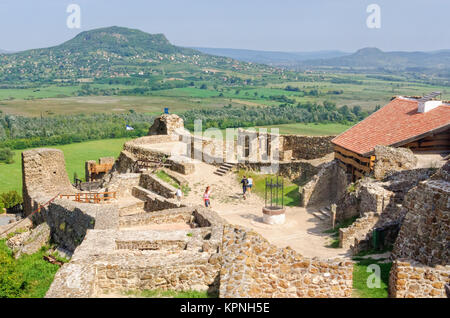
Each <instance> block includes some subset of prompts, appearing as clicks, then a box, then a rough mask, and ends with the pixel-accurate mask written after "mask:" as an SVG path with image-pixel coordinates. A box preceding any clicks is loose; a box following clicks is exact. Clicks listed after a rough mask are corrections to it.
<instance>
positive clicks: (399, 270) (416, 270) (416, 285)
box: [389, 259, 450, 298]
mask: <svg viewBox="0 0 450 318" xmlns="http://www.w3.org/2000/svg"><path fill="white" fill-rule="evenodd" d="M448 283H450V266H449V265H447V266H441V265H436V266H434V267H430V266H426V265H423V264H421V263H418V262H414V261H410V260H405V259H398V260H395V261H394V262H393V263H392V268H391V272H390V276H389V297H393V298H429V297H432V298H446V294H445V288H444V286H445V284H448Z"/></svg>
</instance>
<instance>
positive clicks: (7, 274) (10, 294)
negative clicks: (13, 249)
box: [0, 242, 26, 298]
mask: <svg viewBox="0 0 450 318" xmlns="http://www.w3.org/2000/svg"><path fill="white" fill-rule="evenodd" d="M0 243H1V242H0ZM25 287H26V283H25V281H24V279H23V277H22V275H21V274H20V273H19V272H17V271H16V269H15V262H14V260H13V258H12V257H11V255H10V254H9V253H8V250H7V249H6V245H5V244H4V243H3V245H2V246H0V298H17V297H20V296H21V294H22V293H23V291H24V289H25Z"/></svg>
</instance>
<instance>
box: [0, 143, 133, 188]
mask: <svg viewBox="0 0 450 318" xmlns="http://www.w3.org/2000/svg"><path fill="white" fill-rule="evenodd" d="M127 140H128V138H122V139H106V140H95V141H87V142H80V143H76V144H70V145H64V146H52V147H51V148H56V149H61V150H62V151H63V152H64V158H65V160H66V169H67V175H68V176H69V179H70V180H71V181H73V175H74V173H75V172H76V173H77V174H78V177H79V178H80V179H84V162H85V161H86V160H98V158H100V157H109V156H114V157H117V156H118V155H119V153H120V151H121V150H122V147H123V144H124V143H125V141H127ZM21 153H22V150H18V151H14V163H13V164H9V165H7V164H4V163H0V193H1V192H6V191H10V190H16V191H19V192H20V193H21V192H22V161H21Z"/></svg>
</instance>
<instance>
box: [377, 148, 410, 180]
mask: <svg viewBox="0 0 450 318" xmlns="http://www.w3.org/2000/svg"><path fill="white" fill-rule="evenodd" d="M374 154H375V157H376V159H375V166H374V170H373V174H374V176H375V178H377V179H383V178H384V177H385V176H386V175H387V174H388V173H389V172H391V171H401V170H410V169H414V167H415V166H416V164H417V158H416V157H415V156H414V154H413V152H412V151H411V150H410V149H407V148H393V147H387V146H381V145H379V146H375V150H374Z"/></svg>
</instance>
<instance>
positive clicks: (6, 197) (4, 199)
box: [0, 191, 23, 209]
mask: <svg viewBox="0 0 450 318" xmlns="http://www.w3.org/2000/svg"><path fill="white" fill-rule="evenodd" d="M0 202H1V203H2V204H3V206H4V207H5V208H6V209H9V208H12V207H14V206H16V205H18V204H20V203H22V202H23V200H22V196H21V195H20V194H18V193H17V191H9V192H4V193H2V194H0Z"/></svg>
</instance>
